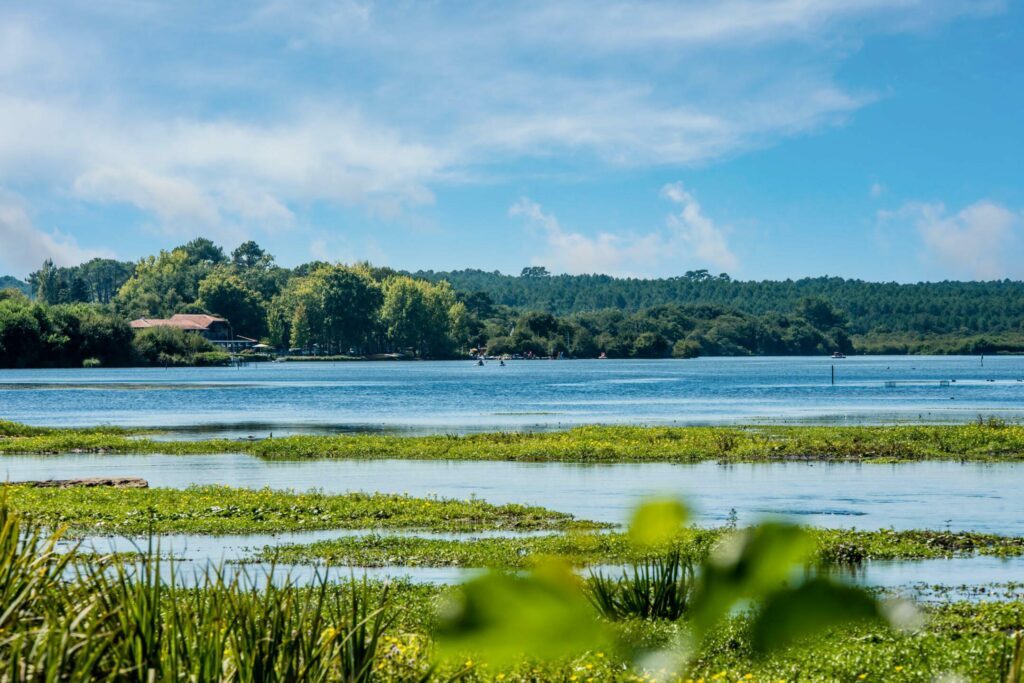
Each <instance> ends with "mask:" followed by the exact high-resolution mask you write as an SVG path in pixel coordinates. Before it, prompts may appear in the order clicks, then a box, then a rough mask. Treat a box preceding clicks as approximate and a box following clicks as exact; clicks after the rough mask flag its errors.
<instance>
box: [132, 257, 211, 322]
mask: <svg viewBox="0 0 1024 683" xmlns="http://www.w3.org/2000/svg"><path fill="white" fill-rule="evenodd" d="M207 241H208V240H207ZM211 269H212V266H211V265H210V262H209V261H207V260H199V261H197V260H195V259H194V257H193V256H190V255H189V252H188V251H186V249H185V248H178V249H174V250H173V251H161V252H160V254H159V255H157V256H149V257H147V258H144V259H142V260H141V261H139V262H138V264H137V265H136V266H135V273H134V274H133V275H132V276H131V278H129V279H128V280H127V281H126V282H125V283H124V285H122V286H121V289H120V291H119V292H118V293H117V297H115V300H114V304H115V305H116V307H117V309H118V310H119V311H121V312H122V313H123V314H124V315H125V316H127V317H129V318H138V317H142V316H147V317H168V316H171V315H173V314H174V313H177V312H179V311H180V310H181V309H182V308H183V307H184V306H185V305H187V304H191V303H194V302H195V301H196V299H197V298H198V297H199V282H200V281H201V280H202V279H203V278H205V277H206V276H207V275H208V274H209V273H210V271H211Z"/></svg>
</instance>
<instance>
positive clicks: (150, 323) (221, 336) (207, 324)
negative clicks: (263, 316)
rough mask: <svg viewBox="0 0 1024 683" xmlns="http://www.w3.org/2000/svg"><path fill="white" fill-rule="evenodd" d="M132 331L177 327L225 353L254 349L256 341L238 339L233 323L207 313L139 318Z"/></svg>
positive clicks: (132, 323)
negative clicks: (205, 340)
mask: <svg viewBox="0 0 1024 683" xmlns="http://www.w3.org/2000/svg"><path fill="white" fill-rule="evenodd" d="M131 326H132V329H135V330H144V329H146V328H149V327H176V328H178V329H179V330H185V331H186V332H194V333H196V334H198V335H200V336H202V337H203V338H204V339H207V340H209V341H210V342H212V343H213V344H215V345H216V346H219V347H220V348H222V349H224V350H225V351H240V350H241V349H246V348H250V347H252V346H253V345H254V344H255V343H256V340H255V339H249V338H248V337H238V336H235V334H234V333H233V332H232V331H231V323H229V322H228V321H227V320H226V319H224V318H218V317H217V316H214V315H206V314H205V313H176V314H174V315H172V316H171V317H170V318H138V319H136V320H133V321H132V322H131Z"/></svg>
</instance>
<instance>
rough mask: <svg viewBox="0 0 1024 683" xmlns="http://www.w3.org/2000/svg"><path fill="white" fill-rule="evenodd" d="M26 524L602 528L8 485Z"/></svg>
mask: <svg viewBox="0 0 1024 683" xmlns="http://www.w3.org/2000/svg"><path fill="white" fill-rule="evenodd" d="M3 491H4V494H5V495H6V497H7V500H8V501H9V505H10V506H11V507H12V508H13V509H15V510H17V511H19V512H20V513H21V514H22V515H23V516H24V517H25V518H26V519H28V520H29V521H31V522H32V523H34V524H37V525H43V526H46V527H49V528H58V527H64V528H66V529H67V530H68V531H69V532H70V533H72V534H76V535H80V534H93V535H95V534H118V535H139V534H150V533H154V534H167V533H201V534H242V533H261V532H262V533H275V532H281V531H298V530H315V529H415V530H422V531H451V532H467V531H480V530H508V531H533V530H543V529H551V530H569V529H597V528H600V527H601V526H602V525H599V524H597V523H593V522H586V521H581V520H576V519H574V518H573V517H572V515H568V514H564V513H561V512H554V511H552V510H547V509H545V508H541V507H532V506H526V505H516V504H507V505H491V504H490V503H486V502H484V501H482V500H477V499H469V500H454V499H447V498H415V497H412V496H406V495H396V494H382V493H347V494H324V493H321V492H318V491H309V492H306V493H296V492H293V491H280V490H272V489H266V488H265V489H246V488H233V487H228V486H214V485H208V486H191V487H189V488H186V489H163V488H154V489H117V488H108V487H69V488H63V489H55V488H34V487H31V486H19V485H13V484H11V485H5V486H3Z"/></svg>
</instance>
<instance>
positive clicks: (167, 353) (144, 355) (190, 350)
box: [132, 327, 216, 366]
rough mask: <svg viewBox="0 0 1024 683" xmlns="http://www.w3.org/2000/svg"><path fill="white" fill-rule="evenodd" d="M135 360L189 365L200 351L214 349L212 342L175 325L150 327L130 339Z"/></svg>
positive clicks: (145, 362)
mask: <svg viewBox="0 0 1024 683" xmlns="http://www.w3.org/2000/svg"><path fill="white" fill-rule="evenodd" d="M132 349H133V351H134V355H135V358H136V361H137V362H139V363H141V364H142V365H164V366H166V365H190V364H192V362H193V359H194V357H195V356H196V355H197V354H200V353H209V352H213V351H216V349H214V347H213V344H211V343H210V342H209V341H207V340H206V339H203V338H202V337H201V336H199V335H198V334H192V333H190V332H185V331H184V330H179V329H178V328H175V327H150V328H147V329H144V330H140V331H139V332H137V333H136V334H135V339H134V340H133V341H132Z"/></svg>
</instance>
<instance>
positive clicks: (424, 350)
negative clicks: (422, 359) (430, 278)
mask: <svg viewBox="0 0 1024 683" xmlns="http://www.w3.org/2000/svg"><path fill="white" fill-rule="evenodd" d="M383 290H384V298H383V303H382V305H381V309H380V320H381V325H382V326H383V328H384V331H385V335H386V339H387V344H388V346H389V347H390V348H392V349H394V350H404V349H409V348H411V349H413V350H414V351H415V353H416V355H418V356H434V357H445V356H449V355H451V353H452V347H453V341H452V337H453V336H454V334H458V333H460V332H461V335H466V336H467V337H468V334H467V332H466V328H467V326H468V321H467V320H465V306H464V305H460V304H457V303H456V301H455V293H454V292H453V291H452V288H451V286H449V285H448V283H447V282H441V283H438V284H432V283H429V282H426V281H424V280H414V279H412V278H410V277H406V276H396V277H391V278H388V279H387V280H385V281H384V284H383ZM457 306H460V307H459V308H456V307H457ZM461 335H460V336H461Z"/></svg>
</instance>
